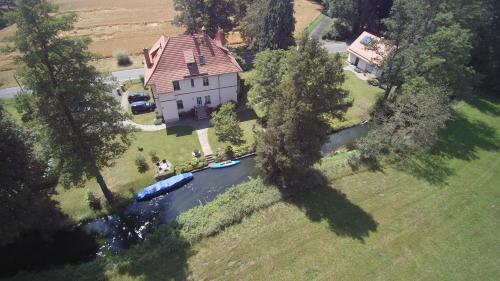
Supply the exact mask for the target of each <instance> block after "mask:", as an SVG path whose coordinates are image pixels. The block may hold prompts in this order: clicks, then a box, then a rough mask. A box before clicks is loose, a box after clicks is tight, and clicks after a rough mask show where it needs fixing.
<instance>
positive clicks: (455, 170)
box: [116, 100, 500, 280]
mask: <svg viewBox="0 0 500 281" xmlns="http://www.w3.org/2000/svg"><path fill="white" fill-rule="evenodd" d="M480 110H481V111H480ZM499 170H500V103H496V104H494V103H492V102H488V101H486V100H481V101H478V102H476V103H475V104H474V105H472V106H471V105H466V104H462V105H460V106H459V109H458V113H457V114H456V115H455V118H454V119H453V120H452V121H451V122H450V126H449V129H448V130H447V132H446V133H445V134H444V135H443V136H442V138H441V141H440V144H439V147H438V149H436V151H434V152H433V153H432V154H426V155H425V156H421V157H418V158H415V159H412V160H411V161H407V162H406V163H404V164H401V165H398V166H395V167H385V168H384V169H383V170H382V171H373V172H361V173H358V174H354V175H351V176H347V177H343V178H340V179H337V180H334V181H333V182H330V185H329V186H328V185H325V186H324V187H322V188H319V189H317V190H314V191H312V192H310V193H303V194H300V195H297V196H294V197H293V198H292V199H291V200H289V201H288V202H282V203H279V204H276V205H274V206H272V207H270V208H268V209H266V210H263V211H261V212H259V213H257V214H255V215H253V216H251V217H250V218H247V219H245V220H244V221H243V222H242V223H241V224H239V225H236V226H233V227H230V228H228V229H227V230H226V231H224V232H223V233H222V234H220V235H218V236H215V237H212V238H209V239H205V240H203V241H201V242H200V243H198V244H196V245H195V246H194V247H193V248H192V250H191V252H192V253H193V254H192V256H190V257H189V258H188V260H187V265H186V267H187V268H188V270H189V275H190V276H192V278H193V279H201V278H205V279H208V280H211V279H217V278H220V276H225V279H227V280H332V279H336V280H417V279H418V280H495V279H497V278H498V276H500V267H499V266H498V264H499V262H500V255H499V246H498V245H500V236H499V235H498V233H499V231H500V221H499V220H498V217H499V216H500V205H499V202H498V198H500V188H499V187H500V174H499V173H498V171H499ZM165 276H168V272H165ZM116 280H120V279H119V278H118V279H116Z"/></svg>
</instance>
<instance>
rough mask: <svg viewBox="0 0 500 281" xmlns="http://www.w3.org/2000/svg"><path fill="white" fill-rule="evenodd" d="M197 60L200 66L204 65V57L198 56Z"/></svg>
mask: <svg viewBox="0 0 500 281" xmlns="http://www.w3.org/2000/svg"><path fill="white" fill-rule="evenodd" d="M198 60H199V61H200V65H204V64H205V57H204V56H199V57H198Z"/></svg>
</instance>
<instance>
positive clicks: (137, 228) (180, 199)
mask: <svg viewBox="0 0 500 281" xmlns="http://www.w3.org/2000/svg"><path fill="white" fill-rule="evenodd" d="M254 175H255V159H254V157H247V158H244V159H241V163H240V164H238V165H236V166H232V167H228V168H224V169H206V170H203V171H199V172H196V173H194V179H193V180H192V181H191V182H189V183H188V184H186V185H184V186H183V187H181V188H179V189H177V190H174V191H172V192H170V193H167V194H165V195H162V196H159V197H156V198H154V199H151V200H149V201H143V202H135V201H134V202H133V203H131V204H130V205H129V206H128V207H127V208H126V209H125V210H124V211H123V213H122V214H120V215H112V216H108V217H106V218H102V219H98V220H95V221H93V222H90V223H88V224H87V225H85V227H84V228H85V229H86V230H88V231H91V232H95V233H98V234H99V235H100V236H103V237H106V238H108V242H107V243H106V244H105V245H103V246H102V248H101V251H100V252H99V253H98V255H102V254H103V253H105V252H107V251H109V250H111V251H118V250H120V249H123V248H127V247H128V246H129V245H130V244H132V243H135V242H137V240H139V241H140V240H142V239H143V238H144V236H145V235H147V234H148V233H149V232H151V231H152V230H154V229H155V228H156V227H157V226H158V225H159V224H162V223H168V222H171V221H173V220H174V219H175V218H176V217H177V216H178V215H179V214H180V213H182V212H185V211H187V210H189V209H191V208H193V207H195V206H198V205H202V204H206V203H207V202H210V201H212V200H214V199H215V198H216V197H217V195H219V194H221V193H224V191H226V190H227V189H228V188H230V187H231V186H234V185H237V184H239V183H242V182H244V181H246V180H247V179H248V177H250V176H254Z"/></svg>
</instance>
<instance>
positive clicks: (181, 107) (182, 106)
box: [177, 100, 184, 109]
mask: <svg viewBox="0 0 500 281" xmlns="http://www.w3.org/2000/svg"><path fill="white" fill-rule="evenodd" d="M177 109H184V104H183V103H182V100H178V101H177Z"/></svg>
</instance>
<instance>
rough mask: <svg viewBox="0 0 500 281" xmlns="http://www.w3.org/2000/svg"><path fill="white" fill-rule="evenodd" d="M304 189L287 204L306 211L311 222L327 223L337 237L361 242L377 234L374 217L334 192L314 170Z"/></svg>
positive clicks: (342, 194) (289, 199) (326, 181)
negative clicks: (374, 233)
mask: <svg viewBox="0 0 500 281" xmlns="http://www.w3.org/2000/svg"><path fill="white" fill-rule="evenodd" d="M301 188H302V189H301V191H299V192H297V193H295V194H294V195H293V196H291V197H289V198H288V199H287V201H288V202H290V203H292V204H294V205H296V206H298V207H299V208H301V209H302V210H304V211H305V214H306V215H307V217H308V218H309V219H310V220H311V221H313V222H322V221H326V222H327V223H328V227H329V229H330V230H331V231H333V232H334V233H335V234H337V235H339V236H345V237H351V238H353V239H356V240H359V241H361V242H364V239H365V238H366V237H368V236H369V235H370V233H371V232H375V231H377V227H378V223H377V222H376V221H375V219H374V218H373V217H372V215H370V214H369V213H367V212H366V211H365V210H363V209H362V208H361V207H360V206H358V205H356V204H354V203H353V202H351V201H350V200H349V198H347V196H346V195H345V194H344V193H342V192H341V191H339V190H337V189H334V188H332V187H331V186H330V185H329V183H328V179H327V178H326V177H325V176H324V175H323V174H322V173H321V172H320V171H318V170H311V171H310V175H309V176H308V180H307V181H306V182H305V183H303V184H302V186H301Z"/></svg>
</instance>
